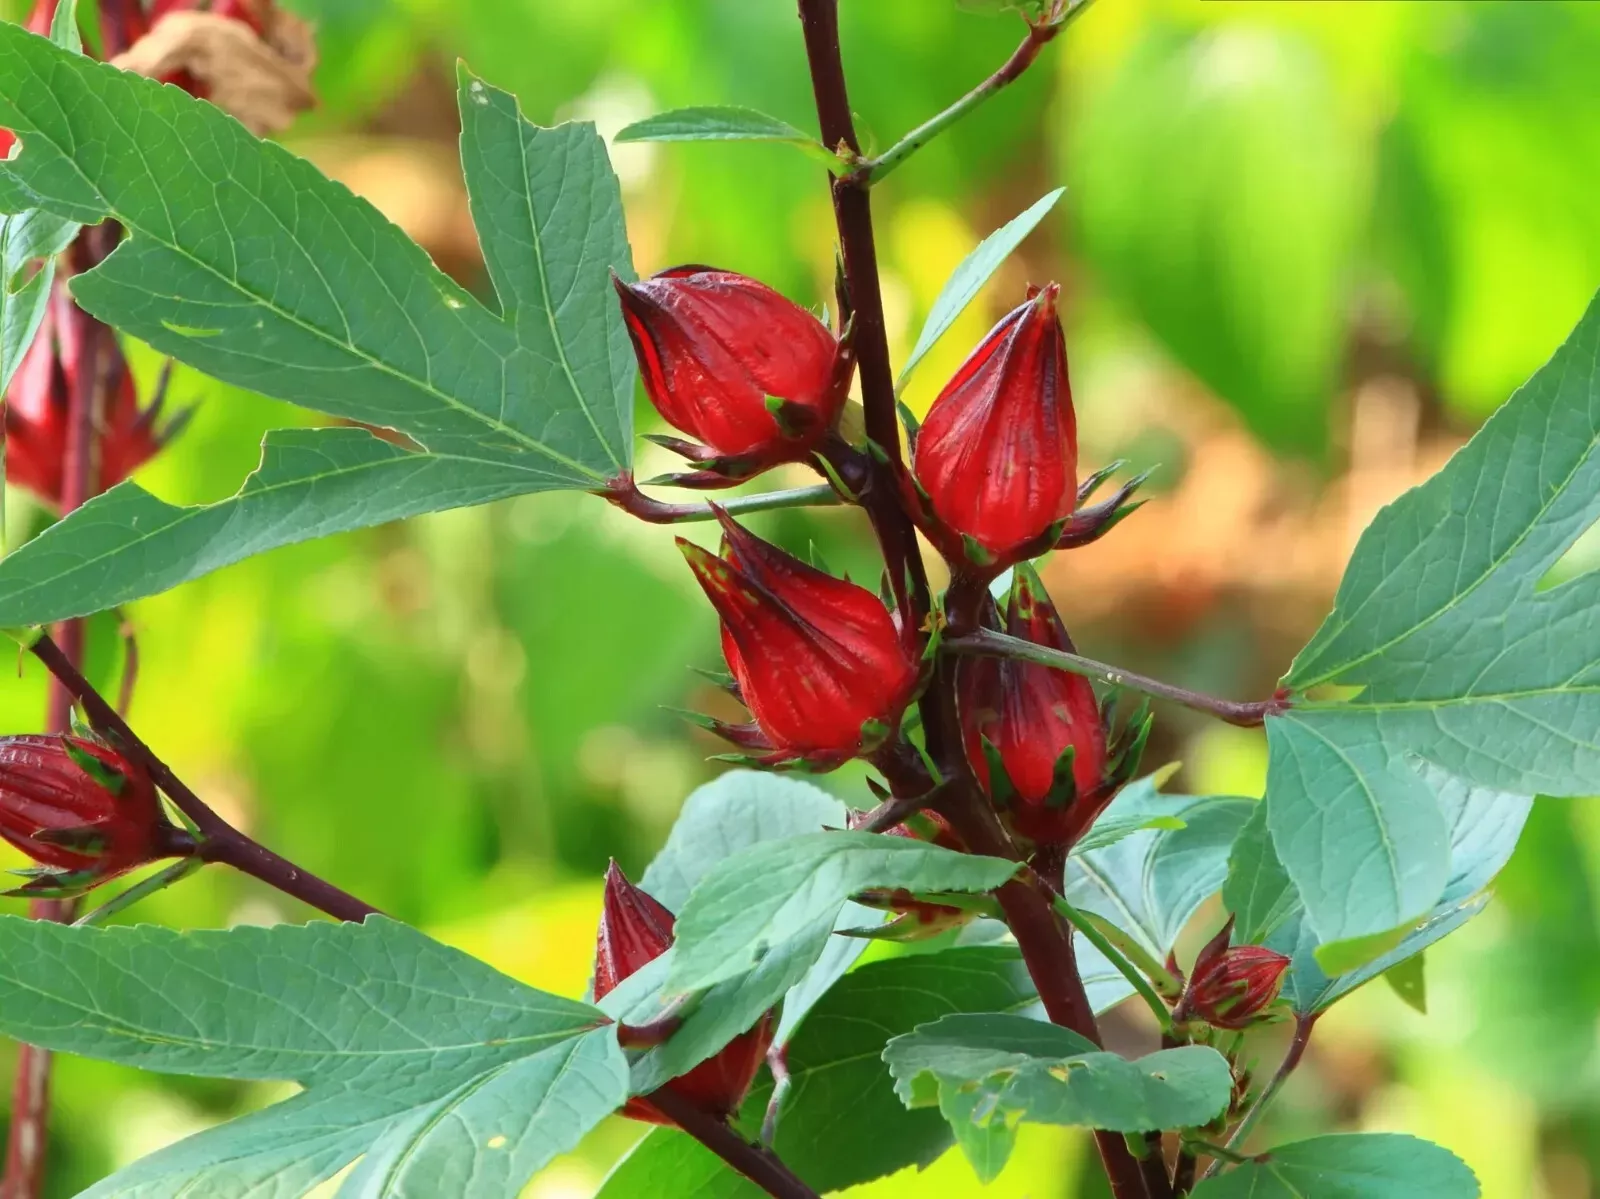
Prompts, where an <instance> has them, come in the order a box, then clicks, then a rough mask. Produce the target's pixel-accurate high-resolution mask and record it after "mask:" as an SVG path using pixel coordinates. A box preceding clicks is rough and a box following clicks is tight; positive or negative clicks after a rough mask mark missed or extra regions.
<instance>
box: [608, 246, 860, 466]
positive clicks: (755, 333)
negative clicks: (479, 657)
mask: <svg viewBox="0 0 1600 1199" xmlns="http://www.w3.org/2000/svg"><path fill="white" fill-rule="evenodd" d="M613 282H614V283H615V284H616V288H617V295H618V297H619V298H620V299H621V301H622V316H623V320H624V323H625V324H626V325H627V329H628V336H629V337H630V338H632V340H633V348H634V353H635V355H636V356H637V357H638V359H639V371H640V374H641V375H642V376H643V379H644V388H645V392H646V394H648V395H649V397H650V402H651V403H653V404H654V405H655V407H656V410H657V411H658V412H660V413H661V415H662V416H663V417H664V418H665V419H666V421H667V423H668V424H670V425H672V426H673V427H674V428H676V429H679V430H681V431H683V432H684V433H687V434H689V435H690V436H691V437H695V438H698V439H699V441H700V442H701V443H702V444H699V445H696V444H693V443H690V442H685V441H680V440H678V439H676V438H657V439H656V440H658V441H659V442H660V443H661V444H663V445H666V446H667V447H668V448H669V449H672V450H674V451H676V452H678V453H681V454H682V455H683V456H684V457H685V458H688V459H689V460H690V461H692V462H694V463H696V464H698V465H699V466H700V468H701V469H699V470H697V471H694V472H692V473H689V474H685V475H677V476H673V477H672V479H671V481H672V482H674V483H677V484H679V485H683V486H698V487H724V486H729V485H731V484H733V483H735V482H737V481H739V480H740V479H745V478H748V477H749V476H751V475H753V474H755V473H756V472H758V471H760V470H764V469H766V468H767V467H770V466H774V465H776V464H778V463H780V462H793V461H798V460H800V459H804V458H805V457H807V456H808V455H809V454H810V453H811V451H812V450H813V449H815V448H816V446H817V444H818V443H819V442H820V441H821V440H822V438H823V437H824V436H825V435H826V434H827V432H828V431H829V430H830V429H831V428H832V427H833V425H834V423H835V422H836V421H837V419H838V416H839V411H840V409H841V408H842V407H843V406H844V401H845V395H846V393H847V392H848V390H849V387H850V375H851V371H852V367H853V360H852V358H851V356H850V353H849V350H848V348H847V347H845V346H843V345H841V343H840V342H839V341H838V340H837V339H836V338H835V337H834V336H833V334H832V333H830V332H829V331H828V329H827V326H825V325H824V324H823V323H822V322H821V321H819V320H818V319H817V318H816V317H815V316H813V315H812V314H811V313H809V312H807V311H806V310H805V309H804V308H801V307H800V306H799V305H798V304H796V303H794V302H793V301H792V300H789V299H787V298H785V297H784V296H781V295H779V294H778V293H777V292H775V291H773V290H772V288H770V287H768V286H767V285H766V284H764V283H758V282H757V281H756V280H754V279H750V278H747V277H745V276H744V275H739V274H735V273H734V272H732V271H719V270H713V269H711V268H709V267H700V266H683V267H675V268H673V269H672V270H667V271H662V272H661V273H660V274H658V275H655V276H652V277H651V278H649V279H643V280H641V281H639V282H638V283H625V282H624V281H623V280H622V279H620V278H615V277H613Z"/></svg>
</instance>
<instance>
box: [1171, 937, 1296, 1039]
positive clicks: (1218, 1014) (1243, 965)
mask: <svg viewBox="0 0 1600 1199" xmlns="http://www.w3.org/2000/svg"><path fill="white" fill-rule="evenodd" d="M1207 949H1208V950H1210V947H1209V946H1208V947H1207ZM1288 969H1289V959H1288V958H1286V957H1284V956H1283V954H1281V953H1274V952H1273V951H1272V950H1270V949H1265V948H1263V947H1262V946H1260V945H1235V946H1233V947H1232V948H1231V949H1222V950H1220V951H1211V952H1202V954H1201V957H1200V959H1199V960H1198V961H1196V962H1195V964H1194V974H1193V976H1192V977H1191V978H1190V979H1189V987H1188V990H1187V991H1186V992H1185V993H1184V997H1183V1000H1182V1001H1181V1004H1180V1009H1181V1010H1186V1011H1188V1012H1192V1013H1193V1014H1194V1015H1196V1016H1198V1017H1199V1018H1200V1019H1202V1020H1204V1021H1205V1022H1206V1023H1207V1024H1209V1025H1211V1026H1212V1027H1213V1028H1226V1029H1231V1030H1238V1029H1241V1028H1248V1027H1249V1026H1250V1025H1251V1024H1253V1023H1255V1022H1256V1020H1257V1019H1258V1018H1259V1017H1260V1015H1261V1013H1262V1012H1263V1011H1265V1010H1266V1008H1267V1007H1268V1005H1270V1004H1271V1003H1272V1001H1273V1000H1275V999H1277V997H1278V991H1279V990H1280V989H1281V988H1282V987H1283V975H1284V972H1285V971H1286V970H1288Z"/></svg>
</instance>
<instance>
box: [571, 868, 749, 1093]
mask: <svg viewBox="0 0 1600 1199" xmlns="http://www.w3.org/2000/svg"><path fill="white" fill-rule="evenodd" d="M672 924H673V919H672V913H671V912H669V911H667V909H666V908H664V907H662V906H661V905H660V904H659V903H657V902H656V901H655V900H654V899H653V898H651V897H650V896H649V895H647V894H645V892H643V891H641V890H640V889H639V888H638V887H635V886H634V885H633V884H632V883H630V882H629V881H628V880H627V878H626V877H625V876H624V875H623V873H622V871H621V870H620V869H619V868H618V867H617V864H616V863H615V862H612V863H611V868H610V869H609V870H607V871H606V891H605V903H604V906H603V907H602V909H601V912H600V934H599V937H598V938H597V940H596V944H595V955H594V997H595V998H596V999H604V998H605V997H606V996H607V995H609V994H610V993H611V992H612V991H613V990H614V989H615V988H616V986H617V984H618V983H620V982H621V981H622V980H623V979H625V978H627V977H629V976H630V975H632V974H634V973H636V972H637V971H639V970H641V969H643V968H644V967H645V966H646V965H647V964H649V963H650V962H653V961H655V959H656V958H658V957H660V956H661V955H662V954H664V953H665V952H666V951H667V949H668V948H669V947H670V946H671V945H672ZM772 1034H773V1020H772V1013H771V1012H768V1013H767V1014H766V1015H764V1016H762V1017H761V1019H760V1020H758V1021H757V1022H756V1025H755V1027H754V1028H752V1029H750V1030H749V1031H748V1032H745V1033H742V1034H741V1035H739V1036H737V1037H735V1038H734V1039H733V1040H732V1041H730V1042H728V1044H727V1045H725V1046H723V1048H722V1049H721V1050H719V1051H718V1052H717V1054H716V1056H714V1057H711V1058H707V1059H706V1060H705V1061H703V1062H701V1063H700V1064H699V1065H698V1066H696V1067H695V1068H694V1069H693V1070H690V1071H689V1072H688V1073H687V1074H683V1075H680V1076H679V1077H677V1078H675V1079H673V1080H672V1081H671V1082H670V1083H668V1084H667V1086H668V1088H669V1089H671V1090H672V1091H673V1092H674V1093H675V1094H677V1095H679V1096H680V1097H682V1098H684V1099H687V1100H689V1101H690V1102H691V1103H693V1104H694V1105H695V1106H696V1107H699V1108H702V1109H703V1110H705V1111H708V1112H710V1113H712V1114H713V1115H714V1116H716V1117H717V1118H718V1119H724V1118H726V1117H727V1116H729V1115H731V1114H732V1113H733V1112H735V1111H737V1110H738V1107H739V1105H740V1104H741V1103H743V1102H744V1097H745V1094H746V1092H748V1091H749V1090H750V1084H751V1083H752V1082H754V1081H755V1076H756V1071H758V1070H759V1069H760V1068H761V1063H762V1061H763V1060H765V1058H766V1056H767V1048H768V1046H770V1045H771V1044H772ZM622 1114H623V1115H624V1116H631V1117H632V1118H633V1119H635V1120H644V1121H646V1122H648V1123H651V1124H671V1123H672V1121H671V1120H669V1119H668V1118H667V1117H666V1116H665V1115H663V1114H662V1113H661V1112H660V1111H659V1110H658V1109H657V1108H656V1106H655V1105H654V1104H653V1103H651V1102H650V1101H649V1100H648V1099H644V1098H639V1097H635V1098H633V1099H630V1100H628V1103H627V1106H625V1107H624V1108H623V1109H622Z"/></svg>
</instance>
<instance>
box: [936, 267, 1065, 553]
mask: <svg viewBox="0 0 1600 1199" xmlns="http://www.w3.org/2000/svg"><path fill="white" fill-rule="evenodd" d="M1059 291H1060V288H1059V287H1058V286H1057V285H1056V284H1054V283H1052V284H1051V285H1050V286H1049V287H1046V288H1044V289H1042V290H1041V291H1039V292H1037V293H1036V294H1034V295H1032V296H1030V298H1029V299H1028V301H1027V302H1026V303H1025V304H1023V305H1022V306H1021V307H1020V308H1018V309H1016V310H1015V311H1014V312H1012V313H1011V314H1010V315H1008V316H1006V317H1005V318H1004V319H1003V320H1001V322H1000V323H999V324H998V325H996V326H995V327H994V329H993V330H991V331H990V333H989V336H987V337H986V338H984V339H983V341H982V342H981V343H980V344H979V346H978V348H977V349H976V350H974V351H973V352H972V356H971V357H970V358H968V359H967V361H966V362H965V364H963V365H962V367H961V369H960V370H958V371H957V372H956V374H955V377H954V378H953V379H951V380H950V382H949V383H947V384H946V385H945V389H944V390H943V391H942V392H940V393H939V397H938V399H936V400H934V402H933V407H932V409H930V410H929V412H928V419H927V420H926V421H925V422H924V423H923V425H922V429H921V431H920V432H919V433H918V434H917V440H916V449H915V451H914V454H913V461H912V467H913V471H914V473H915V475H916V479H917V483H918V484H919V485H920V487H921V489H922V491H923V492H924V493H925V494H926V496H927V498H928V502H929V503H930V504H931V505H932V508H933V515H934V517H935V518H936V519H937V520H938V522H940V523H942V524H943V525H944V526H946V527H948V528H949V529H952V530H954V531H955V532H956V533H958V534H960V535H962V536H963V537H966V538H970V539H971V541H972V542H975V543H976V544H977V546H979V547H981V549H982V550H983V551H984V552H985V554H986V555H987V556H988V557H989V558H990V559H992V560H1006V556H1007V555H1008V554H1011V553H1012V552H1013V551H1015V550H1017V549H1018V548H1019V547H1020V546H1022V545H1024V544H1025V543H1026V542H1029V541H1031V540H1033V539H1034V538H1037V537H1039V536H1040V535H1041V534H1043V533H1044V532H1045V531H1046V530H1048V529H1049V528H1050V527H1051V526H1052V525H1054V524H1056V523H1057V522H1059V521H1063V520H1065V519H1067V518H1068V517H1069V516H1071V515H1072V510H1073V508H1074V506H1075V505H1076V503H1077V488H1078V481H1077V476H1078V429H1077V419H1076V417H1075V416H1074V414H1073V410H1072V390H1071V387H1070V386H1069V384H1068V381H1067V350H1066V342H1065V340H1064V338H1063V337H1062V333H1061V322H1060V321H1059V320H1058V319H1057V318H1056V297H1057V294H1058V292H1059Z"/></svg>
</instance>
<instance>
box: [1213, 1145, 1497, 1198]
mask: <svg viewBox="0 0 1600 1199" xmlns="http://www.w3.org/2000/svg"><path fill="white" fill-rule="evenodd" d="M1478 1194H1479V1189H1478V1180H1477V1179H1476V1178H1475V1177H1473V1174H1472V1171H1471V1170H1469V1169H1468V1168H1467V1166H1466V1164H1465V1163H1464V1162H1462V1160H1461V1159H1460V1158H1458V1157H1457V1156H1456V1155H1455V1154H1453V1153H1451V1152H1450V1151H1449V1150H1448V1149H1445V1148H1443V1147H1441V1146H1439V1145H1434V1144H1430V1143H1429V1142H1427V1141H1423V1140H1419V1139H1418V1138H1416V1137H1408V1136H1400V1135H1398V1134H1394V1133H1352V1134H1349V1135H1344V1136H1329V1137H1315V1138H1313V1139H1312V1140H1309V1141H1296V1142H1294V1143H1293V1144H1290V1145H1279V1146H1278V1147H1277V1148H1276V1149H1274V1150H1272V1151H1271V1152H1270V1153H1268V1154H1266V1155H1265V1157H1264V1158H1263V1159H1262V1160H1260V1161H1253V1162H1245V1163H1243V1164H1242V1165H1238V1166H1234V1167H1233V1168H1232V1169H1230V1170H1229V1171H1228V1172H1227V1173H1225V1174H1222V1175H1220V1176H1218V1177H1216V1178H1212V1179H1209V1180H1207V1181H1206V1182H1203V1183H1201V1184H1200V1185H1199V1186H1198V1187H1196V1188H1195V1190H1194V1199H1308V1197H1309V1199H1395V1196H1398V1195H1404V1196H1405V1197H1406V1199H1478Z"/></svg>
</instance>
